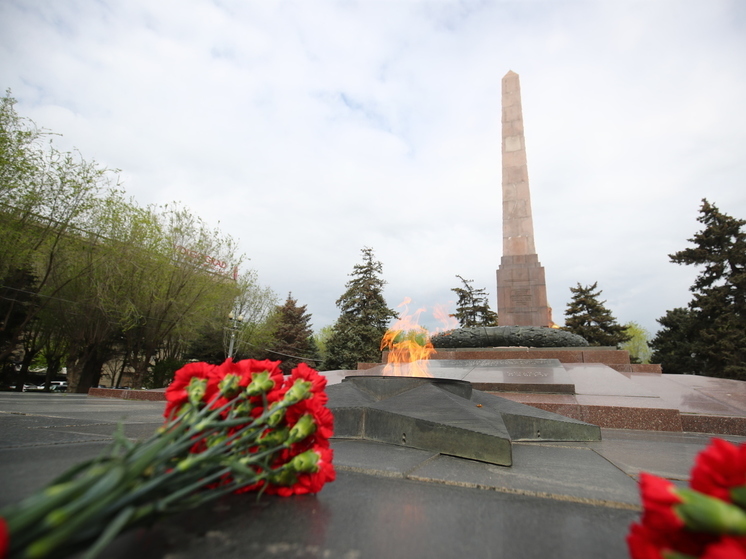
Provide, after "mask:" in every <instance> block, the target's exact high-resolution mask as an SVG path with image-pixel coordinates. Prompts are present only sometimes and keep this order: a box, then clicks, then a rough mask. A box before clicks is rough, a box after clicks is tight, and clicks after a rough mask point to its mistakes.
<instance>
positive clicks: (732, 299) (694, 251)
mask: <svg viewBox="0 0 746 559" xmlns="http://www.w3.org/2000/svg"><path fill="white" fill-rule="evenodd" d="M697 221H699V222H700V223H701V224H703V225H704V229H702V230H701V231H699V232H697V233H696V234H695V235H694V237H692V238H691V239H689V242H690V243H693V244H694V246H693V247H689V248H686V249H684V250H681V251H679V252H676V253H674V254H671V255H669V258H670V259H671V262H674V263H676V264H684V265H688V266H698V267H701V270H700V273H699V275H698V276H697V278H696V279H695V281H694V285H692V287H691V288H690V290H691V291H692V292H693V293H694V298H693V299H692V301H691V302H690V303H689V309H690V310H691V311H692V315H691V317H692V321H693V330H694V333H695V336H694V339H693V340H692V345H691V347H690V352H691V353H693V354H694V355H695V359H696V361H697V362H698V364H699V365H700V367H701V368H700V370H699V372H700V373H701V374H705V375H708V376H715V377H723V378H733V379H740V380H746V231H744V225H746V220H743V219H736V218H733V217H731V216H729V215H727V214H724V213H722V212H721V211H720V210H719V209H718V208H717V206H715V205H714V204H710V203H709V202H708V201H707V200H706V199H703V200H702V206H701V208H700V215H699V217H698V218H697Z"/></svg>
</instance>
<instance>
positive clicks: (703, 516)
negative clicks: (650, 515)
mask: <svg viewBox="0 0 746 559" xmlns="http://www.w3.org/2000/svg"><path fill="white" fill-rule="evenodd" d="M676 492H677V493H678V495H679V496H680V497H681V500H682V503H681V504H680V505H677V506H675V507H674V510H675V511H676V514H678V515H679V517H680V518H681V519H682V520H683V521H684V523H685V524H686V527H687V528H689V529H690V530H693V531H701V532H708V533H711V534H732V535H737V536H744V535H746V512H744V511H743V510H742V509H740V508H739V507H737V506H734V505H731V504H729V503H726V502H725V501H721V500H720V499H716V498H714V497H710V496H709V495H705V494H703V493H699V492H698V491H693V490H691V489H678V490H677V491H676Z"/></svg>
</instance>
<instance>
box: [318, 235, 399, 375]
mask: <svg viewBox="0 0 746 559" xmlns="http://www.w3.org/2000/svg"><path fill="white" fill-rule="evenodd" d="M361 252H362V254H363V262H362V264H355V267H354V268H353V271H352V273H351V274H350V276H351V277H352V279H351V280H350V281H348V282H347V283H346V284H345V287H346V288H347V290H346V291H345V292H344V293H343V294H342V296H341V297H340V298H339V299H338V300H337V307H339V309H340V311H341V313H340V316H339V318H338V319H337V321H336V323H335V324H334V326H333V329H332V334H331V336H330V337H329V339H328V340H327V343H326V357H325V360H324V364H323V368H324V370H327V371H328V370H334V369H355V368H356V367H357V363H358V362H378V361H380V359H381V348H380V344H381V338H383V335H384V334H385V333H386V330H387V328H388V324H389V322H390V320H391V319H392V318H396V316H397V314H396V312H395V311H394V310H393V309H390V308H389V307H388V306H387V304H386V300H385V299H384V297H383V287H384V285H386V282H385V281H384V280H383V279H382V278H381V277H380V276H381V274H382V273H383V264H381V262H378V261H377V260H376V259H375V255H374V254H373V249H371V248H368V247H365V248H363V249H362V250H361Z"/></svg>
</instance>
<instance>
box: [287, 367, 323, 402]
mask: <svg viewBox="0 0 746 559" xmlns="http://www.w3.org/2000/svg"><path fill="white" fill-rule="evenodd" d="M290 378H291V379H292V380H291V382H290V384H291V385H292V383H293V382H295V379H302V380H305V381H308V382H310V383H311V392H312V393H313V394H314V395H320V394H323V393H324V389H325V388H326V377H325V376H323V375H320V374H319V372H318V371H317V370H316V369H312V368H311V367H309V366H308V365H306V364H305V363H299V364H298V366H297V367H296V368H295V369H293V370H292V371H290ZM324 403H326V402H324Z"/></svg>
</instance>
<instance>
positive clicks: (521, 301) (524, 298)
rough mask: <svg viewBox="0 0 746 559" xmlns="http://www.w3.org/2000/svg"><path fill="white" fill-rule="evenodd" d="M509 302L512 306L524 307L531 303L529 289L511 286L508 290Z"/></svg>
mask: <svg viewBox="0 0 746 559" xmlns="http://www.w3.org/2000/svg"><path fill="white" fill-rule="evenodd" d="M510 302H511V303H512V305H513V306H514V307H525V306H528V305H530V304H531V289H529V288H528V287H526V288H513V289H512V290H511V291H510Z"/></svg>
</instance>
